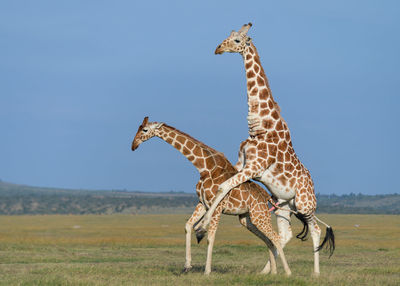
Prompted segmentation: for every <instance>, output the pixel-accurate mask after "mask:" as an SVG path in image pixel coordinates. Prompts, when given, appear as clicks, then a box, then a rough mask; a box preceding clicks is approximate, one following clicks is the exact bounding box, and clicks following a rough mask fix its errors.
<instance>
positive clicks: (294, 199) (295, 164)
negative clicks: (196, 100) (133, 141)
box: [195, 23, 335, 276]
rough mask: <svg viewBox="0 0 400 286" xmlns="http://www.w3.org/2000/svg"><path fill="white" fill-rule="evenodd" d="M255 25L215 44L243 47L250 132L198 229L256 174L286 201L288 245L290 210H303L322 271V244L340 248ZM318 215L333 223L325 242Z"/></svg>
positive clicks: (224, 48) (281, 218)
mask: <svg viewBox="0 0 400 286" xmlns="http://www.w3.org/2000/svg"><path fill="white" fill-rule="evenodd" d="M251 26H252V24H251V23H249V24H246V25H243V27H242V28H241V29H240V30H239V31H238V32H236V31H232V32H231V34H230V36H229V37H228V38H227V39H225V40H224V41H223V42H222V43H221V44H220V45H219V46H218V47H217V49H216V50H215V54H223V53H224V52H230V53H239V54H241V55H242V57H243V60H244V66H245V71H246V79H247V100H248V117H247V120H248V127H249V137H248V139H247V140H245V141H243V142H242V143H241V144H240V148H239V159H238V162H237V164H236V165H235V168H236V169H237V170H238V173H237V174H235V175H234V176H232V177H231V178H229V179H228V180H226V181H224V182H223V183H222V184H221V185H220V186H219V189H218V194H217V197H216V198H215V200H214V201H213V204H212V205H211V207H210V208H209V209H208V211H207V213H206V214H205V215H204V218H203V219H202V221H201V222H199V223H198V224H197V225H196V227H195V230H196V235H197V236H198V237H199V238H200V239H201V238H202V236H203V235H204V234H205V232H206V227H207V225H208V223H209V221H210V218H211V216H212V214H213V212H214V210H215V209H216V208H217V206H218V203H219V202H220V201H221V200H222V199H223V198H224V197H225V195H226V194H228V193H229V191H230V190H231V189H233V188H235V187H236V186H238V185H239V184H242V183H243V182H246V181H248V180H250V179H255V180H258V181H260V182H261V183H263V184H264V185H265V186H266V187H267V189H268V190H269V191H270V192H271V193H272V196H273V198H275V199H277V201H278V203H279V204H280V205H281V206H282V209H280V210H277V212H276V215H277V224H278V230H279V235H280V237H281V246H282V247H285V245H286V244H287V243H288V241H289V240H290V239H291V237H292V230H291V227H290V216H291V212H290V211H288V210H297V212H296V216H297V217H298V218H299V219H300V220H302V222H303V224H304V227H303V231H302V232H301V233H300V234H298V235H297V237H298V238H300V239H302V240H305V237H306V236H307V233H308V230H309V231H310V232H311V237H312V241H313V249H314V272H313V273H314V275H316V276H318V275H319V272H320V271H319V250H320V249H322V247H323V246H324V245H326V246H327V247H328V246H329V248H330V255H332V253H333V251H334V249H335V244H334V235H333V230H332V228H331V227H330V226H329V225H328V224H326V223H325V222H323V221H321V220H319V219H318V218H317V217H316V216H315V210H316V206H317V203H316V197H315V193H314V184H313V181H312V179H311V175H310V172H309V171H308V170H307V168H306V167H305V166H304V165H303V164H302V163H301V162H300V160H299V159H298V157H297V155H296V153H295V151H294V149H293V146H292V141H291V137H290V131H289V128H288V126H287V124H286V122H285V120H284V119H283V118H282V116H281V112H280V108H279V106H278V104H277V103H276V102H275V100H274V98H273V97H272V93H271V90H270V87H269V84H268V80H267V77H266V75H265V72H264V69H263V67H262V66H261V62H260V58H259V56H258V53H257V49H256V47H255V46H254V44H253V43H252V39H251V38H250V37H248V36H247V32H248V31H249V29H250V27H251ZM317 221H319V222H321V223H323V224H324V225H326V227H327V229H326V235H325V239H324V241H323V242H322V243H321V245H319V243H320V235H321V230H320V228H319V226H318V224H317ZM326 243H328V244H326Z"/></svg>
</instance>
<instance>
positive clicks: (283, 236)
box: [263, 200, 293, 274]
mask: <svg viewBox="0 0 400 286" xmlns="http://www.w3.org/2000/svg"><path fill="white" fill-rule="evenodd" d="M283 202H285V201H283V200H282V201H281V200H279V203H280V204H281V203H283ZM281 208H282V209H287V210H289V209H290V207H289V205H288V204H287V205H283V206H281ZM275 215H276V222H277V225H278V231H279V237H280V245H281V247H282V249H283V248H284V247H285V246H286V244H287V243H288V242H289V241H290V239H291V238H292V237H293V233H292V228H291V226H290V225H291V222H290V212H289V211H284V210H279V209H278V210H276V211H275ZM277 254H278V253H277V252H275V255H277ZM270 270H271V265H270V261H268V263H267V265H266V266H265V268H264V269H263V273H266V274H268V273H269V272H270Z"/></svg>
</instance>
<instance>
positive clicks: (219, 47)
mask: <svg viewBox="0 0 400 286" xmlns="http://www.w3.org/2000/svg"><path fill="white" fill-rule="evenodd" d="M223 52H224V51H223V50H222V49H221V45H219V46H218V47H217V48H216V49H215V54H216V55H220V54H222V53H223Z"/></svg>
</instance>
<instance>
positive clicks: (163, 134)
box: [132, 117, 291, 275]
mask: <svg viewBox="0 0 400 286" xmlns="http://www.w3.org/2000/svg"><path fill="white" fill-rule="evenodd" d="M155 136H156V137H159V138H161V139H162V140H164V141H165V142H167V143H168V144H170V145H172V146H173V147H175V148H176V149H177V150H178V151H179V152H181V153H182V154H183V155H184V156H185V157H186V158H187V159H188V160H189V161H190V162H192V164H193V165H194V166H195V167H196V168H197V170H198V171H199V173H200V180H199V182H198V183H197V185H196V192H197V196H198V197H199V203H198V204H197V206H196V208H195V211H194V212H193V214H192V216H191V217H190V219H189V220H188V221H187V223H186V225H185V232H186V261H185V267H184V272H188V271H189V270H190V269H191V268H192V265H191V231H192V228H193V226H194V225H195V224H196V223H197V222H198V221H199V220H200V219H201V217H202V216H203V215H204V214H205V213H206V210H207V209H208V208H209V206H210V205H211V203H212V202H213V201H214V199H215V196H216V192H217V190H218V186H219V184H220V183H222V182H223V181H225V180H226V179H228V178H230V177H231V176H232V175H234V174H235V173H236V172H237V171H236V169H235V168H234V166H233V165H232V164H231V163H230V162H229V161H228V160H227V159H226V157H225V156H224V154H223V153H221V152H218V151H216V150H214V149H213V148H211V147H209V146H207V145H205V144H204V143H202V142H200V141H198V140H196V139H194V138H193V137H191V136H189V135H187V134H186V133H183V132H181V131H179V130H177V129H176V128H174V127H171V126H168V125H167V124H165V123H159V122H148V117H145V118H144V120H143V122H142V124H141V125H140V126H139V128H138V131H137V133H136V135H135V138H134V139H133V142H132V151H134V150H136V149H137V148H138V147H139V145H140V144H141V143H143V142H144V141H146V140H148V139H150V138H152V137H155ZM269 199H271V197H270V196H269V195H268V194H267V193H266V192H265V191H264V189H263V188H262V187H261V186H259V185H257V184H256V183H254V182H245V183H243V184H241V185H240V186H237V187H236V188H234V189H233V190H232V192H231V193H230V194H229V195H228V196H226V197H225V198H224V199H223V200H222V202H221V203H220V204H219V205H218V207H217V209H216V211H215V212H214V214H213V216H212V218H211V222H210V227H209V232H208V237H207V242H208V249H207V260H206V267H205V272H204V274H206V275H208V274H210V272H211V258H212V249H213V245H214V239H215V233H216V230H217V226H218V222H219V219H220V216H221V213H223V214H227V215H237V216H239V222H240V223H241V224H242V225H243V226H244V227H246V228H247V229H248V230H249V231H251V232H252V233H253V234H255V235H256V236H257V237H259V238H260V239H261V240H263V241H264V242H265V243H266V245H267V246H268V248H269V255H270V261H271V262H270V264H271V267H270V268H271V272H272V273H273V274H276V273H277V270H276V262H275V255H276V252H278V253H279V255H280V257H281V261H282V264H283V266H284V269H285V272H286V275H291V271H290V269H289V266H288V264H287V262H286V258H285V255H284V253H283V250H282V247H281V246H280V238H279V235H278V234H277V233H276V232H275V231H274V230H273V229H272V224H271V214H270V213H269V210H268V203H267V202H268V200H269ZM198 242H200V241H198ZM267 265H268V263H267ZM267 265H266V266H265V267H264V269H263V270H262V271H261V273H267V272H266V270H267V269H266V267H267ZM268 271H269V269H268Z"/></svg>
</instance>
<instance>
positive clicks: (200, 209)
mask: <svg viewBox="0 0 400 286" xmlns="http://www.w3.org/2000/svg"><path fill="white" fill-rule="evenodd" d="M205 212H206V209H205V207H204V206H203V205H202V204H201V203H199V204H197V206H196V208H195V210H194V212H193V214H192V216H191V217H190V218H189V220H188V221H187V222H186V225H185V233H186V259H185V268H184V269H183V272H188V271H189V270H190V269H191V268H192V253H191V235H192V227H193V225H194V224H195V223H196V222H197V221H198V220H199V219H200V218H201V217H202V216H203V215H204V214H205Z"/></svg>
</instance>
